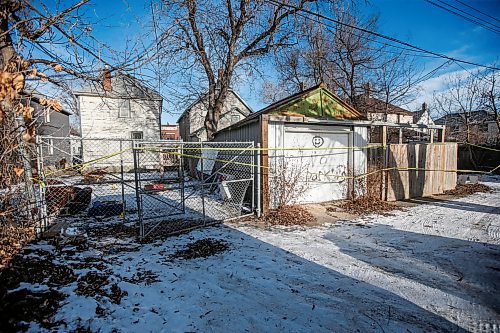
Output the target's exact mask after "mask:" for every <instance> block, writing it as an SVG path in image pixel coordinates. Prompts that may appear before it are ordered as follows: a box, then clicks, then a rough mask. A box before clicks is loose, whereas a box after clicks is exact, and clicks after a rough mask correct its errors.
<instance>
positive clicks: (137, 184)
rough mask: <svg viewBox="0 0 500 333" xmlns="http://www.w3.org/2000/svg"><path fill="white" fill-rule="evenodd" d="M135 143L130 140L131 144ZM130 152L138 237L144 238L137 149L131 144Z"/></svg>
mask: <svg viewBox="0 0 500 333" xmlns="http://www.w3.org/2000/svg"><path fill="white" fill-rule="evenodd" d="M134 144H135V143H134V142H132V145H134ZM132 147H133V148H132V152H133V154H134V179H135V198H136V202H137V218H138V222H139V237H140V238H141V239H142V238H144V223H143V220H142V198H141V188H140V186H141V185H140V179H139V178H140V170H139V156H138V155H139V150H137V149H135V146H132Z"/></svg>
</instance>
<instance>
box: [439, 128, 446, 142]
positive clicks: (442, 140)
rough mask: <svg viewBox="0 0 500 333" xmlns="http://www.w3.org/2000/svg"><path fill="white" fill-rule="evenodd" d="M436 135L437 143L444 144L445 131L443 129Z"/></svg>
mask: <svg viewBox="0 0 500 333" xmlns="http://www.w3.org/2000/svg"><path fill="white" fill-rule="evenodd" d="M438 133H439V141H440V142H444V134H445V129H444V128H442V129H440V130H439V132H438Z"/></svg>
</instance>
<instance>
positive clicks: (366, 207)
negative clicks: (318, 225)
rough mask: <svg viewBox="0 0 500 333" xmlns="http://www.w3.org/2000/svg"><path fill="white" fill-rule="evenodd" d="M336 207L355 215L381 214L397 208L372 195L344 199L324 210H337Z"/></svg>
mask: <svg viewBox="0 0 500 333" xmlns="http://www.w3.org/2000/svg"><path fill="white" fill-rule="evenodd" d="M338 208H340V209H341V210H342V211H344V212H347V213H350V214H357V215H365V214H373V213H376V214H383V213H387V212H389V211H392V210H396V209H398V207H397V206H395V205H392V204H390V203H388V202H387V201H384V200H381V199H380V198H377V197H372V196H362V197H359V198H356V199H353V200H346V201H343V202H340V203H338V204H336V205H335V206H330V207H328V208H327V209H326V210H327V211H330V212H332V211H337V210H338Z"/></svg>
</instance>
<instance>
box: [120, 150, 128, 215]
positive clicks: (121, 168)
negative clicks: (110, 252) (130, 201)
mask: <svg viewBox="0 0 500 333" xmlns="http://www.w3.org/2000/svg"><path fill="white" fill-rule="evenodd" d="M120 176H121V186H122V214H123V222H125V220H126V218H127V216H126V215H125V210H126V209H127V202H126V200H125V179H124V171H123V141H122V140H120Z"/></svg>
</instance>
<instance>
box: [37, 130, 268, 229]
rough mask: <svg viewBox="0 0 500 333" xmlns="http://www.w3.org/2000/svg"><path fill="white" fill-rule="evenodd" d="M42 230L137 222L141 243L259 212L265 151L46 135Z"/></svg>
mask: <svg viewBox="0 0 500 333" xmlns="http://www.w3.org/2000/svg"><path fill="white" fill-rule="evenodd" d="M37 148H38V161H37V162H38V165H37V170H38V174H37V175H36V177H35V183H36V188H37V193H38V198H39V216H40V227H41V228H42V229H46V228H47V227H49V226H50V225H52V224H53V223H54V222H56V221H64V220H69V221H71V220H75V219H79V220H86V219H91V220H97V221H103V222H110V223H113V222H118V221H123V222H135V223H136V225H137V228H138V235H139V236H140V237H141V238H144V237H148V236H151V235H153V234H155V233H161V234H164V235H169V234H174V233H178V232H182V231H186V230H189V229H192V228H196V227H202V226H205V225H208V224H212V223H214V222H219V221H224V220H228V219H231V218H237V217H240V216H242V215H245V214H252V213H253V212H254V211H256V209H258V203H257V200H256V198H255V195H256V193H257V191H256V188H255V185H256V181H255V180H256V179H257V177H258V168H256V165H257V161H258V152H257V150H255V149H254V145H253V143H251V142H235V143H233V142H222V143H216V142H196V143H185V142H177V141H162V140H158V141H145V140H124V139H114V140H113V139H82V138H77V137H74V138H55V137H39V138H38V141H37Z"/></svg>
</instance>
